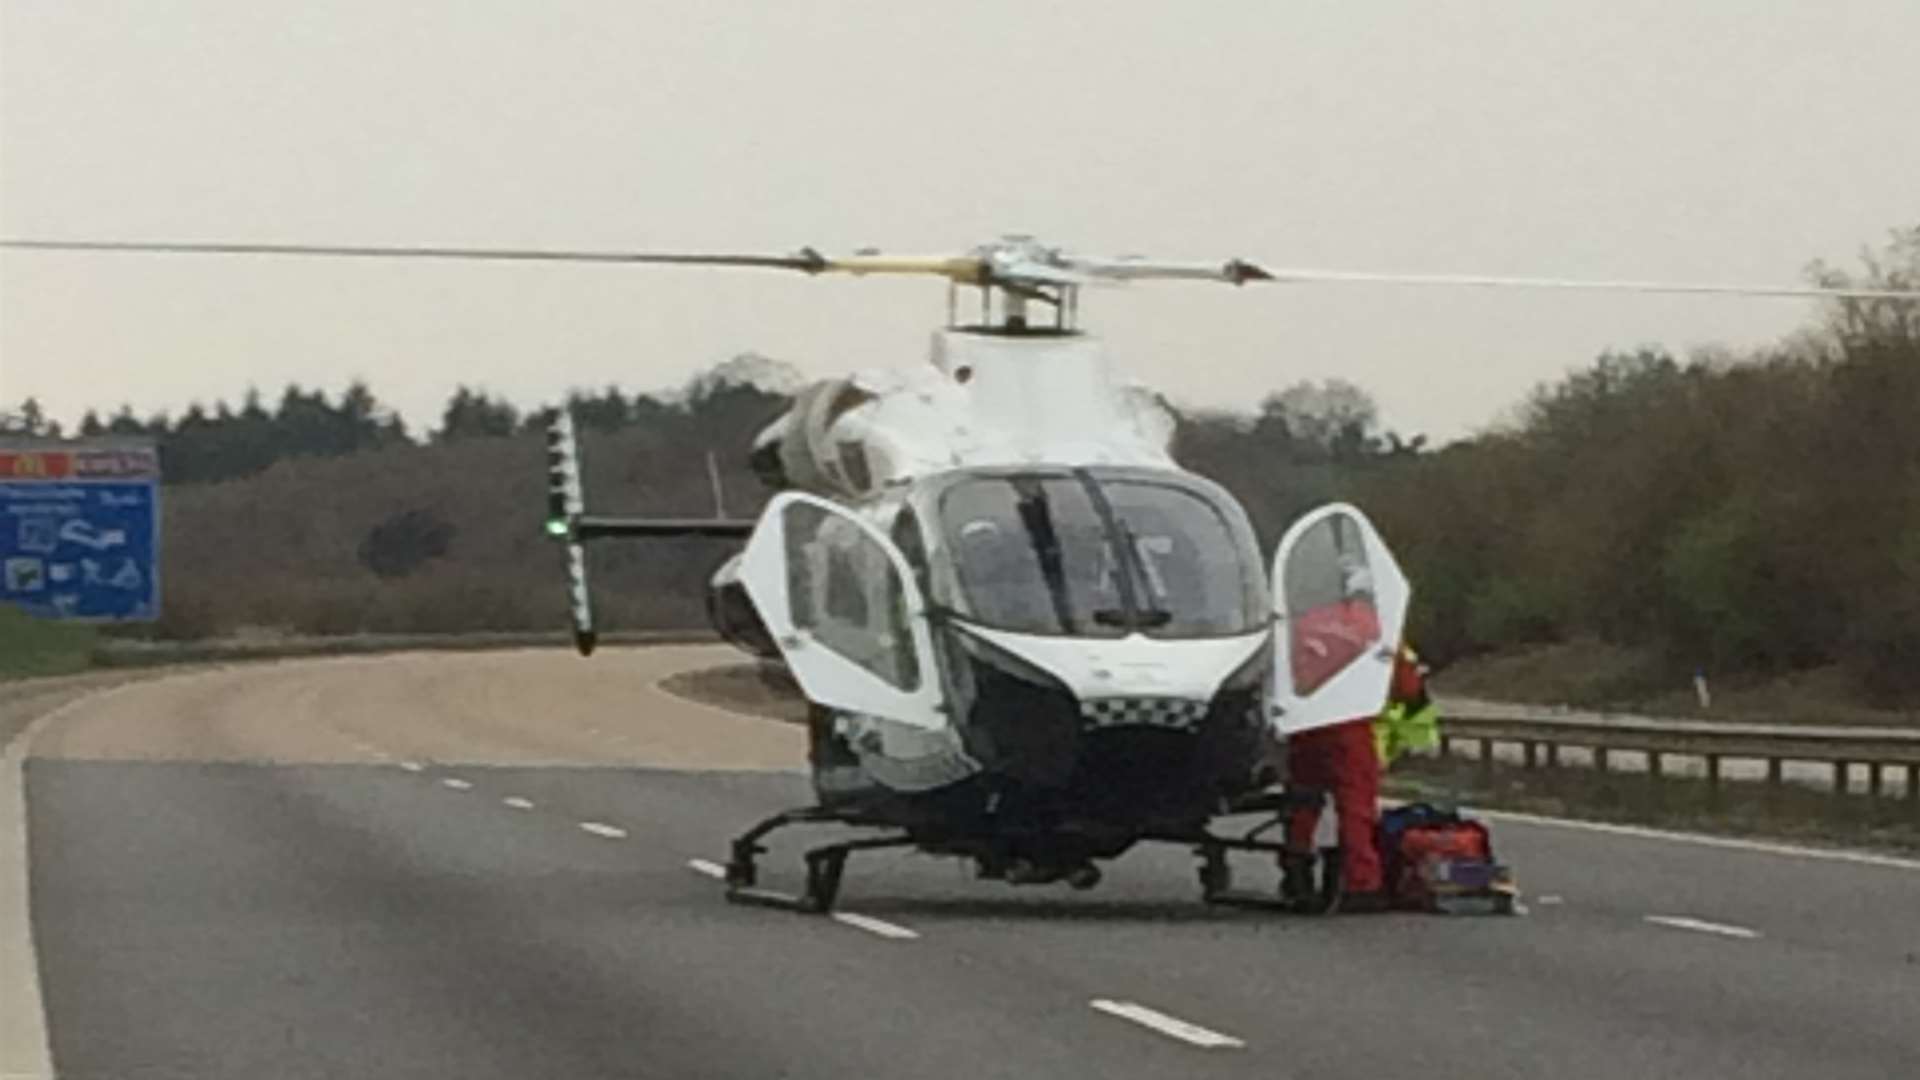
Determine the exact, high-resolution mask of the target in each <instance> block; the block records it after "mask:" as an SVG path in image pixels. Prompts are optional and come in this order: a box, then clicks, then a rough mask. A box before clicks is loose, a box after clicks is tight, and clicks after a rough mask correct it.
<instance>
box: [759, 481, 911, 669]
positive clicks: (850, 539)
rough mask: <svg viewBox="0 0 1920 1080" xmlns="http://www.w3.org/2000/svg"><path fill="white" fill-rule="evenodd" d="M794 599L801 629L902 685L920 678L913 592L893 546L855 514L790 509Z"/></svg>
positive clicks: (791, 604)
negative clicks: (910, 611) (910, 613)
mask: <svg viewBox="0 0 1920 1080" xmlns="http://www.w3.org/2000/svg"><path fill="white" fill-rule="evenodd" d="M782 524H783V526H784V530H785V533H786V568H787V603H788V608H789V610H790V612H791V614H792V618H793V625H794V627H795V628H796V629H800V630H804V631H806V632H807V633H808V634H810V635H811V636H812V637H813V638H814V640H815V641H817V642H818V643H819V644H820V645H822V646H823V647H825V648H827V649H830V650H832V651H833V652H835V653H837V654H839V655H840V656H842V657H844V658H846V659H847V660H850V661H852V662H853V663H855V664H857V665H859V666H860V667H862V668H864V669H865V670H867V671H869V672H871V673H873V674H874V675H877V676H879V677H880V678H881V679H884V680H885V681H886V682H887V683H888V684H889V685H891V686H894V687H896V688H898V689H902V690H913V689H915V688H916V687H918V686H919V684H920V670H919V663H918V659H917V655H916V654H915V652H914V647H913V635H912V632H911V630H910V628H909V626H908V622H907V602H906V591H905V589H904V587H903V582H902V579H901V577H900V574H899V571H898V570H896V569H895V567H894V564H893V561H892V560H891V559H889V558H888V557H887V552H886V549H885V548H883V547H881V546H880V544H879V542H877V541H876V540H874V539H873V538H872V537H870V536H868V535H867V534H866V533H865V532H863V531H862V530H861V529H860V527H859V526H858V525H856V524H855V523H854V522H853V521H852V520H850V519H847V518H843V517H840V516H838V515H834V514H830V513H828V512H826V511H824V510H822V509H821V508H819V507H817V506H813V505H811V504H808V503H794V504H791V505H789V506H787V507H786V508H785V511H784V516H783V519H782Z"/></svg>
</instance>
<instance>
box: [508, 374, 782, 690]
mask: <svg viewBox="0 0 1920 1080" xmlns="http://www.w3.org/2000/svg"><path fill="white" fill-rule="evenodd" d="M546 530H547V535H548V536H549V537H551V538H552V539H553V540H555V541H556V542H558V543H561V544H564V545H565V546H566V556H567V598H568V602H569V609H570V614H571V616H572V620H573V644H574V647H575V648H577V649H579V650H580V655H581V656H591V655H592V654H593V647H594V645H595V643H596V642H597V641H598V639H599V635H598V632H597V631H596V630H595V629H594V625H593V598H592V595H591V592H590V590H589V588H588V584H587V558H586V555H587V553H586V544H587V543H588V542H589V541H592V540H606V539H612V538H620V537H625V538H628V539H639V538H648V537H676V536H717V537H726V538H732V539H738V540H744V539H746V538H747V537H748V536H750V535H751V534H752V533H753V522H751V521H742V520H734V519H731V518H721V517H715V518H640V517H606V516H599V515H589V514H588V513H587V507H586V493H585V489H584V487H583V485H582V482H581V469H580V442H579V438H578V436H577V434H576V432H575V430H574V426H573V414H572V413H571V412H570V411H568V410H567V409H565V408H561V409H560V410H559V411H557V412H556V413H555V414H554V417H553V420H552V421H551V422H550V423H548V425H547V524H546Z"/></svg>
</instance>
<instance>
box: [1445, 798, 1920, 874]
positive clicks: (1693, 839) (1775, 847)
mask: <svg viewBox="0 0 1920 1080" xmlns="http://www.w3.org/2000/svg"><path fill="white" fill-rule="evenodd" d="M1462 809H1463V810H1465V809H1467V808H1465V807H1463V808H1462ZM1467 812H1469V813H1472V814H1474V815H1476V816H1478V817H1483V818H1488V819H1491V820H1493V821H1515V822H1519V823H1520V824H1522V825H1546V826H1549V827H1552V828H1558V829H1580V830H1582V831H1584V832H1597V833H1611V834H1613V835H1614V836H1631V837H1635V838H1637V839H1641V840H1665V841H1668V842H1670V843H1676V844H1698V845H1700V846H1701V847H1714V848H1726V849H1729V850H1732V851H1755V852H1760V853H1762V854H1766V855H1787V856H1791V857H1793V858H1798V859H1826V860H1828V861H1831V862H1847V863H1856V864H1858V865H1860V866H1880V867H1885V868H1887V869H1889V870H1920V859H1903V858H1900V857H1899V856H1897V855H1876V854H1874V853H1873V852H1871V851H1846V850H1843V849H1840V848H1813V847H1802V846H1800V845H1798V844H1775V843H1770V842H1768V841H1765V840H1742V839H1740V838H1738V837H1733V836H1709V835H1707V834H1706V833H1690V832H1675V831H1673V830H1671V829H1649V828H1647V827H1645V826H1643V825H1615V824H1612V823H1610V822H1605V821H1576V820H1574V819H1572V818H1558V817H1547V816H1546V815H1544V814H1523V813H1520V812H1519V811H1517V810H1482V809H1480V808H1479V807H1473V808H1471V809H1470V810H1467Z"/></svg>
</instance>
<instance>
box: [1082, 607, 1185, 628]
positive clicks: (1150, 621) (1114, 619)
mask: <svg viewBox="0 0 1920 1080" xmlns="http://www.w3.org/2000/svg"><path fill="white" fill-rule="evenodd" d="M1093 621H1094V622H1096V623H1099V624H1100V625H1101V626H1124V627H1129V628H1132V629H1136V630H1158V629H1159V628H1160V627H1163V626H1165V625H1167V624H1168V623H1170V622H1172V621H1173V612H1171V611H1168V610H1166V609H1165V608H1143V609H1141V610H1139V611H1135V612H1132V613H1131V614H1129V613H1128V612H1127V611H1126V610H1124V609H1122V608H1101V609H1100V610H1099V611H1096V612H1094V613H1093Z"/></svg>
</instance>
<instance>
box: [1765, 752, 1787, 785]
mask: <svg viewBox="0 0 1920 1080" xmlns="http://www.w3.org/2000/svg"><path fill="white" fill-rule="evenodd" d="M1784 772H1785V770H1783V769H1782V768H1781V767H1780V759H1779V758H1777V757H1770V758H1768V759H1767V783H1768V784H1770V785H1772V786H1773V787H1779V786H1780V782H1781V780H1782V779H1784V775H1783V774H1784Z"/></svg>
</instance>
